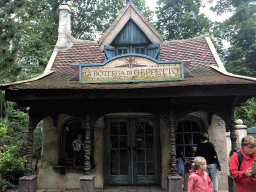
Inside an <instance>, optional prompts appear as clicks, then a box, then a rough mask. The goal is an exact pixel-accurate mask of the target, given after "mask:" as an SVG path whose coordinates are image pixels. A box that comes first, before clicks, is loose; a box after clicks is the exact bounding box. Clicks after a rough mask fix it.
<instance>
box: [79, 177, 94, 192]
mask: <svg viewBox="0 0 256 192" xmlns="http://www.w3.org/2000/svg"><path fill="white" fill-rule="evenodd" d="M80 192H95V180H94V175H85V176H82V177H80Z"/></svg>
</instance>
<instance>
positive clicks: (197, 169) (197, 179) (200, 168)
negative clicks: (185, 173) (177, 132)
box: [188, 156, 213, 192]
mask: <svg viewBox="0 0 256 192" xmlns="http://www.w3.org/2000/svg"><path fill="white" fill-rule="evenodd" d="M206 168H207V162H206V160H205V158H204V157H200V156H198V157H196V158H195V160H194V163H192V165H191V170H190V176H189V178H188V192H213V184H212V181H211V179H210V177H209V175H208V174H207V173H206V172H205V170H206Z"/></svg>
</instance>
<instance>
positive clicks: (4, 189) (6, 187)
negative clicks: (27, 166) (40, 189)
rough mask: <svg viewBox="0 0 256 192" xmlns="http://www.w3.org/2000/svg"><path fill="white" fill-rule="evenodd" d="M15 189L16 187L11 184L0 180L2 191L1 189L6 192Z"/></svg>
mask: <svg viewBox="0 0 256 192" xmlns="http://www.w3.org/2000/svg"><path fill="white" fill-rule="evenodd" d="M14 187H15V185H13V184H11V183H10V182H8V181H4V180H2V179H0V189H1V191H3V192H4V191H6V190H7V189H10V188H14Z"/></svg>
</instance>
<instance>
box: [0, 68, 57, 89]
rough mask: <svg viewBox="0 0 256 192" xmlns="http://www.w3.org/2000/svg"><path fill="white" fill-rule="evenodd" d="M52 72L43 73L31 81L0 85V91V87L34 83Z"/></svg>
mask: <svg viewBox="0 0 256 192" xmlns="http://www.w3.org/2000/svg"><path fill="white" fill-rule="evenodd" d="M53 72H54V71H49V72H44V73H43V74H42V75H39V76H37V77H34V78H32V79H29V80H24V81H16V82H13V83H6V84H0V89H1V87H8V86H10V85H18V84H22V83H29V82H31V81H36V80H39V79H42V78H44V77H46V76H48V75H50V74H52V73H53Z"/></svg>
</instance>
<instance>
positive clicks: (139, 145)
mask: <svg viewBox="0 0 256 192" xmlns="http://www.w3.org/2000/svg"><path fill="white" fill-rule="evenodd" d="M136 142H137V148H145V139H144V138H143V137H142V136H137V139H136Z"/></svg>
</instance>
